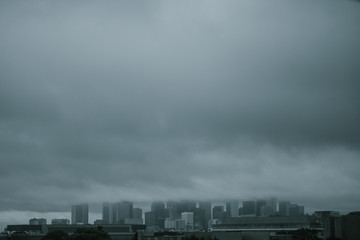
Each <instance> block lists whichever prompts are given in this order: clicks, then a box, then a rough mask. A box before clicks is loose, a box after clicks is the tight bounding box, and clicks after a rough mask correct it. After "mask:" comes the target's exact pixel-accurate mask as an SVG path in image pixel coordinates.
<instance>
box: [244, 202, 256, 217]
mask: <svg viewBox="0 0 360 240" xmlns="http://www.w3.org/2000/svg"><path fill="white" fill-rule="evenodd" d="M242 214H243V215H249V216H255V201H243V209H242Z"/></svg>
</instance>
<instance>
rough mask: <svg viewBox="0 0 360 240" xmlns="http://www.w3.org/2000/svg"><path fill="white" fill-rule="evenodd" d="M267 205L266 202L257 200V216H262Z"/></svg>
mask: <svg viewBox="0 0 360 240" xmlns="http://www.w3.org/2000/svg"><path fill="white" fill-rule="evenodd" d="M265 205H266V201H265V200H256V204H255V213H256V216H261V207H262V206H265Z"/></svg>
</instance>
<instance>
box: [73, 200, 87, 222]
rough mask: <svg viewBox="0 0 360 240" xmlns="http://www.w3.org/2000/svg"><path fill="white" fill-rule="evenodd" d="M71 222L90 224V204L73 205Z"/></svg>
mask: <svg viewBox="0 0 360 240" xmlns="http://www.w3.org/2000/svg"><path fill="white" fill-rule="evenodd" d="M71 224H89V205H88V204H87V203H83V204H81V205H72V206H71Z"/></svg>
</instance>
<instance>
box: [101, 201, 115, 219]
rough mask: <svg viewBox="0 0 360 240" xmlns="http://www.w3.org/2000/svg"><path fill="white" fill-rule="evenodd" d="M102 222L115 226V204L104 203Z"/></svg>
mask: <svg viewBox="0 0 360 240" xmlns="http://www.w3.org/2000/svg"><path fill="white" fill-rule="evenodd" d="M102 221H103V223H105V224H113V223H114V204H112V203H103V206H102Z"/></svg>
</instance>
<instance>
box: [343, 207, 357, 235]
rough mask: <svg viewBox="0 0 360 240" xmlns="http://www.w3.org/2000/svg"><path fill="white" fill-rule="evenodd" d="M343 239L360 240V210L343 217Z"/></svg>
mask: <svg viewBox="0 0 360 240" xmlns="http://www.w3.org/2000/svg"><path fill="white" fill-rule="evenodd" d="M341 225H342V231H341V235H342V239H344V240H358V239H360V227H359V226H360V212H350V213H349V214H347V215H345V216H343V217H342V218H341Z"/></svg>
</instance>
